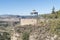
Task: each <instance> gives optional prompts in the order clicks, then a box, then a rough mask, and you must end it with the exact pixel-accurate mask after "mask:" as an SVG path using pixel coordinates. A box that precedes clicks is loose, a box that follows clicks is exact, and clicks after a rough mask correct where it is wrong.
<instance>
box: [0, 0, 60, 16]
mask: <svg viewBox="0 0 60 40" xmlns="http://www.w3.org/2000/svg"><path fill="white" fill-rule="evenodd" d="M53 6H54V7H55V11H57V10H59V9H60V0H0V15H6V14H8V15H30V13H31V12H32V10H36V11H37V12H38V13H39V14H48V13H50V12H51V11H52V8H53Z"/></svg>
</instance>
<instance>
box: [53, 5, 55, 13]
mask: <svg viewBox="0 0 60 40" xmlns="http://www.w3.org/2000/svg"><path fill="white" fill-rule="evenodd" d="M52 14H55V7H54V6H53V8H52Z"/></svg>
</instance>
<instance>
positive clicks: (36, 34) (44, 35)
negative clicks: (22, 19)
mask: <svg viewBox="0 0 60 40" xmlns="http://www.w3.org/2000/svg"><path fill="white" fill-rule="evenodd" d="M49 30H50V27H49V25H45V26H42V27H41V26H28V25H27V26H20V27H16V28H15V32H16V33H18V34H19V35H18V36H19V37H16V38H17V39H18V40H23V39H22V35H23V33H24V32H28V33H29V40H60V38H59V37H58V35H55V34H51V33H50V31H49ZM17 39H16V40H17ZM13 40H15V39H13Z"/></svg>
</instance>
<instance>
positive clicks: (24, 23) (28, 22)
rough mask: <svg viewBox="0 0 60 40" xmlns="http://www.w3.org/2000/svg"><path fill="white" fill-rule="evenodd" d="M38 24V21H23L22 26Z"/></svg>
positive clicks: (21, 21)
mask: <svg viewBox="0 0 60 40" xmlns="http://www.w3.org/2000/svg"><path fill="white" fill-rule="evenodd" d="M36 22H37V20H36V19H21V20H20V24H21V25H35V24H36Z"/></svg>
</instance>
